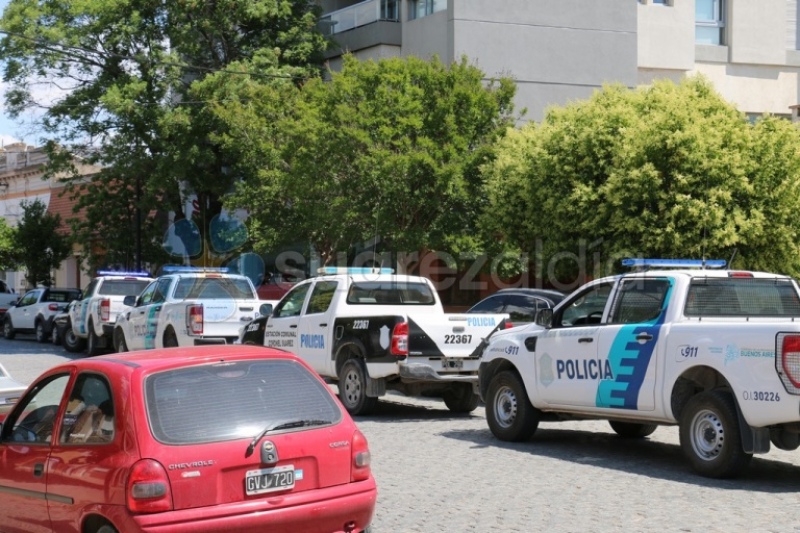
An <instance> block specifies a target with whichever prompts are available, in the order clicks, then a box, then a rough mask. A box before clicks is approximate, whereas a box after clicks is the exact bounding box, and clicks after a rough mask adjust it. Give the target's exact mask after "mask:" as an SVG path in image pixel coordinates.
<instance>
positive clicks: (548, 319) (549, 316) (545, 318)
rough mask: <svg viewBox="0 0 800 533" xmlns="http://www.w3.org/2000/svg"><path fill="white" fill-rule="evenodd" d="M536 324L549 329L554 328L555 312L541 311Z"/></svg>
mask: <svg viewBox="0 0 800 533" xmlns="http://www.w3.org/2000/svg"><path fill="white" fill-rule="evenodd" d="M536 324H537V325H538V326H542V327H545V328H548V329H549V328H551V327H553V310H552V309H539V310H538V311H537V312H536Z"/></svg>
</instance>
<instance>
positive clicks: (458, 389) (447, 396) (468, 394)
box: [442, 383, 481, 413]
mask: <svg viewBox="0 0 800 533" xmlns="http://www.w3.org/2000/svg"><path fill="white" fill-rule="evenodd" d="M442 399H443V400H444V404H445V405H446V406H447V408H448V409H450V410H451V411H452V412H454V413H471V412H472V411H474V410H475V409H476V408H477V407H478V404H479V403H480V401H481V397H480V396H478V395H477V394H475V393H474V392H473V391H472V385H471V384H469V383H454V384H453V386H452V387H451V388H450V390H448V391H447V392H445V393H444V395H443V396H442Z"/></svg>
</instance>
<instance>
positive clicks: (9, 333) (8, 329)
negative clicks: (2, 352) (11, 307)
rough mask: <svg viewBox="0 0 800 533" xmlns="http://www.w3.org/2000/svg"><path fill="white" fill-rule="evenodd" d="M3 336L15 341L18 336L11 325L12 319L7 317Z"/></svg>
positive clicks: (4, 322)
mask: <svg viewBox="0 0 800 533" xmlns="http://www.w3.org/2000/svg"><path fill="white" fill-rule="evenodd" d="M3 336H4V337H5V338H6V339H8V340H14V337H16V336H17V332H16V331H14V325H13V324H12V323H11V318H10V317H6V319H5V320H4V321H3Z"/></svg>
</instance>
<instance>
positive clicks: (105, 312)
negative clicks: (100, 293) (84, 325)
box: [100, 298, 111, 322]
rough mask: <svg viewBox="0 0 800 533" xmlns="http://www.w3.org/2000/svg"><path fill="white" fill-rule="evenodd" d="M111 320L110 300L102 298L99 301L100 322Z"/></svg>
mask: <svg viewBox="0 0 800 533" xmlns="http://www.w3.org/2000/svg"><path fill="white" fill-rule="evenodd" d="M110 319H111V300H109V299H108V298H104V299H102V300H100V321H101V322H108V321H109V320H110Z"/></svg>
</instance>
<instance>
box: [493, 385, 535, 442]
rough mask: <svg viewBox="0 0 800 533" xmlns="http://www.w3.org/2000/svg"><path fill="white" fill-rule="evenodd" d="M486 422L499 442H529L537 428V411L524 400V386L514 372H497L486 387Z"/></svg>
mask: <svg viewBox="0 0 800 533" xmlns="http://www.w3.org/2000/svg"><path fill="white" fill-rule="evenodd" d="M486 422H487V423H488V424H489V429H490V430H491V431H492V434H493V435H494V436H495V437H497V438H498V439H500V440H504V441H510V442H521V441H526V440H528V439H530V438H531V437H532V436H533V434H534V433H535V432H536V429H537V428H538V427H539V410H538V409H536V408H535V407H534V406H533V405H532V404H531V401H530V400H529V399H528V394H527V392H526V391H525V384H523V383H522V379H521V378H520V377H519V375H517V373H516V372H512V371H508V370H506V371H504V372H500V373H499V374H497V375H496V376H494V377H493V378H492V381H491V382H490V383H489V391H488V394H487V395H486Z"/></svg>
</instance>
